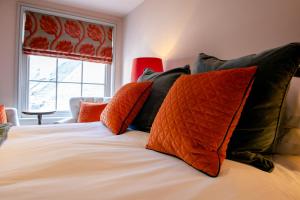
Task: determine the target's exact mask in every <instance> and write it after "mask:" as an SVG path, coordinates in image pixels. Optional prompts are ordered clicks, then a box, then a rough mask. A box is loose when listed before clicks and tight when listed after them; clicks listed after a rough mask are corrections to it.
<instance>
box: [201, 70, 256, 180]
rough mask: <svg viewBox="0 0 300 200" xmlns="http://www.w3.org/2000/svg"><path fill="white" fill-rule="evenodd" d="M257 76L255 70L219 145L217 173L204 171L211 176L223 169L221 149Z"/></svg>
mask: <svg viewBox="0 0 300 200" xmlns="http://www.w3.org/2000/svg"><path fill="white" fill-rule="evenodd" d="M255 77H256V72H255V75H254V76H252V78H251V79H250V81H249V83H248V85H247V88H246V90H245V92H244V94H243V98H242V99H241V102H240V105H239V106H238V108H237V109H236V111H235V113H234V115H233V116H232V118H231V121H230V124H229V125H228V127H227V131H226V134H225V135H224V137H223V140H222V142H221V143H220V145H219V147H218V149H217V155H218V171H217V173H216V175H209V174H207V173H205V172H204V173H205V174H206V175H208V176H210V177H217V176H218V175H219V173H220V170H221V164H220V163H221V160H220V149H221V147H222V146H223V144H224V142H225V139H226V137H227V135H228V132H229V129H230V127H231V125H232V122H233V120H234V118H235V117H236V115H237V113H238V111H239V110H240V109H241V106H242V104H243V102H244V100H245V97H246V95H247V93H248V91H249V87H250V86H251V85H252V83H253V81H254V79H255ZM225 158H226V157H225ZM200 171H201V170H200Z"/></svg>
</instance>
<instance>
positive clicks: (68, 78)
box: [57, 58, 81, 82]
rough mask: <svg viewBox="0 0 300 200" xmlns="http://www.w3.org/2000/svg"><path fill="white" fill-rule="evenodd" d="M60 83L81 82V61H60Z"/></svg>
mask: <svg viewBox="0 0 300 200" xmlns="http://www.w3.org/2000/svg"><path fill="white" fill-rule="evenodd" d="M57 76H58V77H57V78H58V81H60V82H81V61H79V60H70V59H62V58H59V59H58V75H57Z"/></svg>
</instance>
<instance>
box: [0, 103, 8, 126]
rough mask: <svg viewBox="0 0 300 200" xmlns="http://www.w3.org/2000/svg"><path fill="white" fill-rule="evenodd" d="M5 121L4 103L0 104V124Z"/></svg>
mask: <svg viewBox="0 0 300 200" xmlns="http://www.w3.org/2000/svg"><path fill="white" fill-rule="evenodd" d="M5 123H7V117H6V112H5V107H4V105H0V124H5Z"/></svg>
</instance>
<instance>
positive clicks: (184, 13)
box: [123, 0, 300, 83]
mask: <svg viewBox="0 0 300 200" xmlns="http://www.w3.org/2000/svg"><path fill="white" fill-rule="evenodd" d="M299 23H300V1H299V0H226V1H224V0H145V2H144V3H143V4H141V5H140V6H139V7H137V8H136V9H135V10H134V11H133V12H131V13H130V14H129V15H128V16H127V17H126V18H125V21H124V45H123V83H125V82H129V81H130V69H131V62H132V59H133V58H135V57H140V56H158V57H161V58H163V59H164V60H165V63H166V65H168V66H169V67H174V66H176V64H179V65H182V64H184V63H187V62H189V63H190V64H193V62H195V60H196V56H197V54H198V53H200V52H206V53H208V54H213V55H215V56H217V57H220V58H225V59H226V58H233V57H239V56H243V55H245V54H250V53H256V52H259V51H261V50H264V49H268V48H272V47H276V46H280V45H283V44H285V43H289V42H295V41H298V42H300V25H299Z"/></svg>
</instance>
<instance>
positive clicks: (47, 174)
mask: <svg viewBox="0 0 300 200" xmlns="http://www.w3.org/2000/svg"><path fill="white" fill-rule="evenodd" d="M148 136H149V133H145V132H140V131H127V132H126V133H124V134H122V135H114V134H112V133H111V132H110V131H109V130H108V129H107V128H106V127H105V126H104V125H102V124H101V123H99V122H95V123H82V124H60V125H45V126H23V127H13V128H11V130H10V132H9V134H8V138H7V140H6V141H5V142H4V143H3V145H2V146H1V148H0V199H1V200H2V199H3V200H11V199H14V200H21V199H22V200H25V199H30V200H34V199H39V200H41V199H43V200H47V199H51V200H53V199H73V200H76V199H86V200H92V199H123V200H127V199H172V200H174V199H181V200H182V199H201V200H205V199H223V200H227V199H228V200H229V199H231V200H237V199H244V200H246V199H249V200H250V199H264V200H265V199H295V200H296V199H300V156H287V155H284V156H283V155H282V156H280V155H274V158H273V160H274V162H275V163H276V164H275V165H276V167H275V169H274V171H273V172H272V173H267V172H264V171H261V170H258V169H256V168H254V167H251V166H248V165H245V164H241V163H238V162H234V161H230V160H225V162H224V164H223V165H222V169H221V172H220V175H219V176H218V177H217V178H211V177H209V176H207V175H205V174H203V173H201V172H199V171H197V170H195V169H194V168H192V167H190V166H189V165H187V164H186V163H184V162H183V161H181V160H179V159H177V158H175V157H172V156H168V155H165V154H161V153H158V152H155V151H152V150H147V149H145V148H144V146H145V144H146V143H147V139H148Z"/></svg>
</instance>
